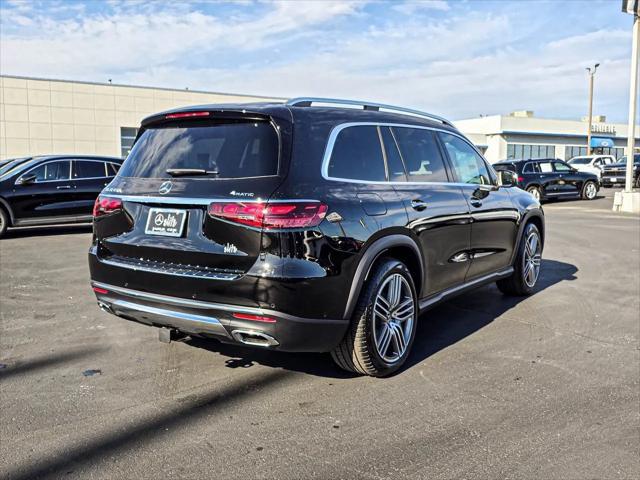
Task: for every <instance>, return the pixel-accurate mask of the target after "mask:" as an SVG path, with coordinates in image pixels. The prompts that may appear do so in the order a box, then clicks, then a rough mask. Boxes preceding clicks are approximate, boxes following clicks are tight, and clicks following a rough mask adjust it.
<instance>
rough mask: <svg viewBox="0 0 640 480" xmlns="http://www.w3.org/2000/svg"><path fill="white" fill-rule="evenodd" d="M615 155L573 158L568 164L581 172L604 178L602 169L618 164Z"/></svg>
mask: <svg viewBox="0 0 640 480" xmlns="http://www.w3.org/2000/svg"><path fill="white" fill-rule="evenodd" d="M616 162H617V160H616V157H614V156H613V155H583V156H579V157H573V158H572V159H571V160H569V161H568V162H567V163H568V164H569V165H571V166H572V167H573V168H575V169H576V170H578V171H580V172H589V173H593V174H595V175H597V176H598V178H601V177H602V169H603V168H604V167H605V165H611V164H613V163H616Z"/></svg>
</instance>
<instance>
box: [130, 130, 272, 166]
mask: <svg viewBox="0 0 640 480" xmlns="http://www.w3.org/2000/svg"><path fill="white" fill-rule="evenodd" d="M278 151H279V144H278V135H277V133H276V131H275V129H274V128H273V127H272V126H271V124H269V123H266V122H251V123H249V122H237V123H223V124H197V125H195V124H193V123H192V124H190V125H189V126H186V125H184V124H178V125H176V126H163V127H160V128H150V129H148V130H145V131H144V132H143V133H142V135H141V136H140V138H138V141H137V142H136V143H135V145H134V146H133V149H132V150H131V153H130V154H129V156H128V157H127V160H126V161H125V162H124V164H123V165H122V168H121V169H120V175H121V176H123V177H139V178H169V177H171V175H170V174H169V173H167V170H179V169H187V170H189V169H194V170H204V172H201V173H200V174H198V176H199V177H200V176H205V177H209V178H245V177H263V176H270V175H277V174H278ZM203 174H204V175H203ZM182 176H189V175H182Z"/></svg>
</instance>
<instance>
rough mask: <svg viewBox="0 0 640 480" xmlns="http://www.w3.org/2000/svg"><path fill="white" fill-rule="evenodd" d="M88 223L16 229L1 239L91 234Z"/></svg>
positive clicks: (9, 231)
mask: <svg viewBox="0 0 640 480" xmlns="http://www.w3.org/2000/svg"><path fill="white" fill-rule="evenodd" d="M92 228H93V227H92V225H91V224H90V223H79V224H77V225H53V226H46V227H18V228H10V229H9V230H7V231H6V232H5V234H4V236H3V237H2V238H7V239H9V238H24V237H46V236H49V235H71V234H75V233H91V230H92Z"/></svg>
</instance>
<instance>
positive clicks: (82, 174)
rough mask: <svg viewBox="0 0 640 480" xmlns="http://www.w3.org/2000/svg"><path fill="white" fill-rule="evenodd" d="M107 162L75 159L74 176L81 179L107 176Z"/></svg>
mask: <svg viewBox="0 0 640 480" xmlns="http://www.w3.org/2000/svg"><path fill="white" fill-rule="evenodd" d="M105 169H106V166H105V162H100V161H93V160H92V161H89V160H75V161H74V162H73V178H74V179H76V180H81V179H83V178H102V177H105V176H106V170H105Z"/></svg>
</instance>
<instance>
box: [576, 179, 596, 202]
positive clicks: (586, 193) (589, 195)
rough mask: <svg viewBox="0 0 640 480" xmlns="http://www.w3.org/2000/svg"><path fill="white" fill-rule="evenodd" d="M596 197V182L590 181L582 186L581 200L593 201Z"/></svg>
mask: <svg viewBox="0 0 640 480" xmlns="http://www.w3.org/2000/svg"><path fill="white" fill-rule="evenodd" d="M592 187H593V188H592ZM597 196H598V185H596V182H593V181H591V180H587V181H586V182H584V185H582V192H580V197H582V199H583V200H593V199H594V198H596V197H597Z"/></svg>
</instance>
